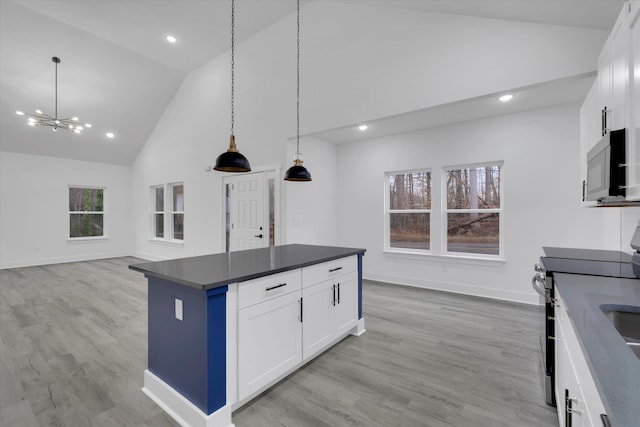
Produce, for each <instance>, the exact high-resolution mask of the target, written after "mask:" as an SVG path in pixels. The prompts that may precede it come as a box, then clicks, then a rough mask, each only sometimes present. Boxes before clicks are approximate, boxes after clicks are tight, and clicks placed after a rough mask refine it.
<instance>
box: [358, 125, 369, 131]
mask: <svg viewBox="0 0 640 427" xmlns="http://www.w3.org/2000/svg"><path fill="white" fill-rule="evenodd" d="M358 129H360V130H361V131H365V130H367V129H369V126H367V125H360V126H358Z"/></svg>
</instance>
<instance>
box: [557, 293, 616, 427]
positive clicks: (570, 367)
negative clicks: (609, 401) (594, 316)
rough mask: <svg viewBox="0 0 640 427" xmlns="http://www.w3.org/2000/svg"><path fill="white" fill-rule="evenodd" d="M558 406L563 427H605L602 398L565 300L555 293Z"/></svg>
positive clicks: (559, 419)
mask: <svg viewBox="0 0 640 427" xmlns="http://www.w3.org/2000/svg"><path fill="white" fill-rule="evenodd" d="M555 294H556V302H557V305H556V310H555V316H556V328H555V331H556V345H555V348H556V350H555V358H556V371H555V380H556V406H557V409H558V421H559V425H560V427H581V426H594V427H596V426H597V427H600V426H602V425H603V423H602V420H601V418H600V415H601V414H605V410H604V405H603V403H602V399H601V398H600V395H599V393H598V390H597V388H596V385H595V382H594V380H593V376H592V375H591V371H590V370H589V367H588V365H587V360H586V359H585V356H584V353H583V352H582V347H581V346H580V343H579V342H578V337H577V336H576V333H575V331H574V329H573V326H572V325H571V320H570V319H569V316H568V314H567V311H566V308H565V305H564V301H563V300H562V297H561V295H560V292H558V290H556V293H555Z"/></svg>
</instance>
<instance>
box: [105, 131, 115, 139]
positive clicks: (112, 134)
mask: <svg viewBox="0 0 640 427" xmlns="http://www.w3.org/2000/svg"><path fill="white" fill-rule="evenodd" d="M106 135H107V138H115V136H116V135H115V134H114V133H113V132H107V134H106Z"/></svg>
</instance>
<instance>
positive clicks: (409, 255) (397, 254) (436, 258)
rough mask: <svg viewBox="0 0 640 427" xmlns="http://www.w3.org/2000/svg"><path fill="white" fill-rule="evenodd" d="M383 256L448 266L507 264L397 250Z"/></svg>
mask: <svg viewBox="0 0 640 427" xmlns="http://www.w3.org/2000/svg"><path fill="white" fill-rule="evenodd" d="M382 252H383V254H384V256H389V257H392V258H399V259H407V260H417V259H420V258H421V259H423V260H427V261H432V262H439V263H443V262H444V263H449V264H465V265H478V266H495V267H500V266H502V265H504V263H506V262H507V260H506V259H504V258H498V257H488V256H487V257H483V256H468V255H453V254H434V253H431V252H411V251H398V250H388V249H387V250H384V251H382Z"/></svg>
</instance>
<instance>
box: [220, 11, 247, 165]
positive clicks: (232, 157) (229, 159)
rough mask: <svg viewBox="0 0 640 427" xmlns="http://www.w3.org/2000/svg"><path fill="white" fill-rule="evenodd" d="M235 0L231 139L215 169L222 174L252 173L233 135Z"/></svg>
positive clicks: (232, 39) (232, 43)
mask: <svg viewBox="0 0 640 427" xmlns="http://www.w3.org/2000/svg"><path fill="white" fill-rule="evenodd" d="M235 6H236V4H235V0H231V136H230V137H229V148H228V149H227V151H225V152H224V153H222V154H220V155H219V156H218V158H217V159H216V165H215V166H214V167H213V168H214V169H215V170H217V171H221V172H251V165H249V160H247V158H246V157H245V156H243V155H242V154H240V152H239V151H238V147H236V137H235V136H234V135H233V122H234V111H233V110H234V89H235V86H234V83H235V73H234V71H235V70H234V68H235V50H236V49H235V48H236V45H235V9H236V7H235Z"/></svg>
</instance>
